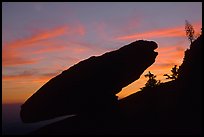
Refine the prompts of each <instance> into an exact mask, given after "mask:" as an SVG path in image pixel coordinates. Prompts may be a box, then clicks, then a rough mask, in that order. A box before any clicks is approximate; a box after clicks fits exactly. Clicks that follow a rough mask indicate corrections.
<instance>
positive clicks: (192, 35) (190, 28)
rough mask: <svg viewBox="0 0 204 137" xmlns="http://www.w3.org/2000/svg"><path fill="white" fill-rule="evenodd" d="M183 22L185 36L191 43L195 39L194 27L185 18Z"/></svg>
mask: <svg viewBox="0 0 204 137" xmlns="http://www.w3.org/2000/svg"><path fill="white" fill-rule="evenodd" d="M185 23H186V25H185V30H186V36H187V37H188V40H189V41H190V42H191V43H192V42H193V41H194V40H195V31H194V28H193V26H192V25H191V24H190V23H189V22H188V21H187V20H185Z"/></svg>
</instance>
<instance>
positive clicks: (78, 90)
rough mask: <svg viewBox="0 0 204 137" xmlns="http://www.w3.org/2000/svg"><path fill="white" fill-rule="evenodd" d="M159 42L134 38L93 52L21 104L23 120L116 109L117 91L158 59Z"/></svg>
mask: <svg viewBox="0 0 204 137" xmlns="http://www.w3.org/2000/svg"><path fill="white" fill-rule="evenodd" d="M156 48H157V44H156V43H155V42H153V41H143V40H139V41H135V42H133V43H130V44H128V45H125V46H123V47H122V48H120V49H118V50H115V51H111V52H107V53H105V54H103V55H101V56H97V57H95V56H92V57H90V58H88V59H86V60H83V61H81V62H79V63H78V64H76V65H74V66H72V67H70V68H69V69H67V70H65V71H63V72H62V73H61V74H60V75H58V76H56V77H54V78H52V79H51V80H49V81H48V82H47V83H46V84H45V85H43V86H42V87H41V88H40V89H39V90H38V91H37V92H36V93H34V94H33V95H32V96H31V97H30V98H29V99H28V100H27V101H26V102H25V103H24V104H23V105H22V106H21V112H20V115H21V119H22V121H23V122H26V123H30V122H37V121H41V120H47V119H52V118H55V117H58V116H63V115H69V114H75V115H79V116H80V115H89V114H95V113H101V114H104V115H106V114H105V113H106V112H110V111H111V112H112V111H115V110H117V103H118V100H117V97H116V95H115V94H117V93H118V92H120V91H121V89H122V88H123V87H125V86H127V85H128V84H130V83H132V82H133V81H135V80H137V79H138V78H139V77H140V75H141V74H142V73H143V72H144V70H146V69H147V68H148V67H149V66H150V65H152V64H153V63H154V62H155V58H156V56H157V52H154V49H156Z"/></svg>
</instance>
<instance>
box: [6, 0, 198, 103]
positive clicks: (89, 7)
mask: <svg viewBox="0 0 204 137" xmlns="http://www.w3.org/2000/svg"><path fill="white" fill-rule="evenodd" d="M185 20H188V21H189V22H190V23H191V24H192V25H193V27H194V29H195V32H196V34H199V33H200V31H201V26H202V3H201V2H174V3H173V2H165V3H161V2H154V3H152V2H144V3H143V2H128V3H125V2H121V3H120V2H117V3H111V2H108V3H99V2H97V3H92V2H84V3H83V2H80V3H73V2H72V3H71V2H62V3H57V2H55V3H50V2H49V3H38V2H29V3H25V2H18V3H15V2H3V3H2V103H22V102H24V101H25V100H26V99H28V98H29V97H30V96H31V95H32V94H33V93H35V92H36V91H37V90H38V89H39V88H40V87H41V86H42V85H43V84H45V83H46V82H47V81H48V80H50V79H51V78H52V77H54V76H56V75H58V74H60V73H61V72H62V71H63V70H65V69H68V68H69V67H71V66H72V65H74V64H76V63H78V62H79V61H81V60H84V59H87V58H89V57H90V56H93V55H95V56H97V55H101V54H103V53H105V52H107V51H111V50H116V49H118V48H120V47H122V46H124V45H126V44H129V43H131V42H133V41H135V40H139V39H144V40H153V41H155V42H157V44H158V46H159V47H158V49H157V50H156V51H157V52H158V53H159V55H158V56H157V58H156V62H155V63H154V64H153V65H152V66H151V67H149V68H148V69H147V70H146V71H145V72H144V73H143V75H141V77H140V79H139V80H137V81H135V82H134V83H132V84H130V85H129V86H128V87H125V88H123V90H122V91H121V92H120V93H119V94H118V96H119V98H123V97H125V96H127V95H129V94H132V93H134V92H136V91H138V90H139V88H141V87H143V86H144V84H145V83H146V81H147V79H146V78H145V77H144V74H146V73H147V72H148V71H151V72H152V73H154V74H155V75H157V79H158V80H161V81H162V82H164V81H165V77H163V74H165V73H170V70H171V68H172V67H173V66H174V65H178V66H179V65H180V64H181V63H182V60H183V56H184V51H185V50H186V49H187V48H189V44H190V42H189V41H188V39H187V37H186V36H185ZM99 88H100V87H99ZM87 92H88V91H87Z"/></svg>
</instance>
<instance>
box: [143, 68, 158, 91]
mask: <svg viewBox="0 0 204 137" xmlns="http://www.w3.org/2000/svg"><path fill="white" fill-rule="evenodd" d="M144 76H145V77H147V78H149V79H148V81H147V83H146V84H145V87H143V88H140V89H141V90H143V89H144V88H149V87H150V88H152V87H156V86H158V85H159V84H160V80H156V75H154V74H153V73H151V72H150V71H149V72H148V73H147V74H146V75H144Z"/></svg>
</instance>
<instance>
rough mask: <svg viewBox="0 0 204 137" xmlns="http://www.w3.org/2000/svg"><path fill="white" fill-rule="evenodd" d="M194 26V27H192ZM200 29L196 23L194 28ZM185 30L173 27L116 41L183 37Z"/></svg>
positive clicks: (127, 36) (182, 27)
mask: <svg viewBox="0 0 204 137" xmlns="http://www.w3.org/2000/svg"><path fill="white" fill-rule="evenodd" d="M193 26H194V25H193ZM198 27H200V24H198V23H196V24H195V28H196V29H197V28H198ZM185 35H186V34H185V29H184V26H179V27H174V28H164V29H158V30H154V31H149V32H144V33H137V34H131V35H126V36H120V37H117V38H116V39H117V40H129V39H143V38H162V37H184V36H185Z"/></svg>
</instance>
